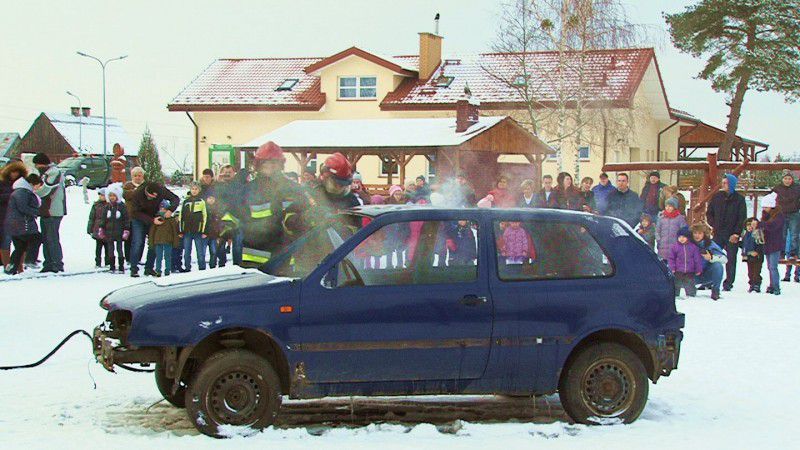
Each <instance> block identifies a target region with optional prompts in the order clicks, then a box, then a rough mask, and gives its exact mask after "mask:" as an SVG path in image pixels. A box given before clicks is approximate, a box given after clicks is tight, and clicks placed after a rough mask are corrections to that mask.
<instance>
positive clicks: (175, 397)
mask: <svg viewBox="0 0 800 450" xmlns="http://www.w3.org/2000/svg"><path fill="white" fill-rule="evenodd" d="M155 374H156V386H158V392H161V395H162V396H163V397H164V400H166V401H168V402H170V403H171V404H172V405H173V406H177V407H178V408H184V407H185V406H186V386H185V385H183V384H180V385H179V386H178V389H177V390H176V391H175V393H174V394H173V393H172V386H173V384H174V381H175V380H174V379H173V378H167V374H166V368H165V367H164V365H163V364H161V363H156V370H155Z"/></svg>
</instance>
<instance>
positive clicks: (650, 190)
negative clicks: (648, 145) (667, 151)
mask: <svg viewBox="0 0 800 450" xmlns="http://www.w3.org/2000/svg"><path fill="white" fill-rule="evenodd" d="M666 186H667V185H666V184H664V183H662V182H661V174H660V173H658V172H657V171H653V172H650V176H649V177H648V180H647V183H645V185H644V187H643V188H642V193H641V194H640V195H639V198H640V199H641V200H642V203H644V212H645V213H647V214H649V215H650V217H652V218H653V219H655V220H657V219H658V213H659V207H658V201H659V199H660V198H661V189H663V188H664V187H666Z"/></svg>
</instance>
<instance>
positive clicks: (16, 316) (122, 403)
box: [0, 189, 800, 450]
mask: <svg viewBox="0 0 800 450" xmlns="http://www.w3.org/2000/svg"><path fill="white" fill-rule="evenodd" d="M69 210H70V215H69V216H68V218H67V220H66V221H65V224H64V226H63V227H62V230H63V232H62V233H63V241H64V253H65V255H66V268H67V271H69V272H76V271H91V270H93V269H94V261H93V254H92V252H93V249H94V247H93V244H92V242H91V240H90V239H89V237H88V236H87V235H86V234H85V223H86V222H85V219H86V217H87V211H88V205H84V204H83V202H82V199H81V194H80V190H79V189H70V192H69ZM740 268H741V269H742V270H741V271H740V275H739V279H738V281H737V286H736V290H735V291H734V292H732V293H723V294H724V298H723V300H721V301H720V302H712V301H711V300H710V299H709V298H708V291H701V292H700V293H699V295H700V297H699V298H696V299H691V300H688V299H687V300H678V309H679V310H680V311H682V312H684V313H686V328H685V330H684V331H685V340H684V343H683V348H682V353H681V360H680V368H679V369H678V370H677V371H676V372H673V375H672V376H670V377H669V378H664V379H662V380H661V381H660V382H659V383H658V385H655V386H651V389H650V400H649V403H648V406H647V408H646V409H645V411H644V414H643V415H642V417H641V418H640V419H639V421H638V422H636V423H634V424H632V425H627V426H624V425H614V426H605V427H584V426H576V425H569V424H568V423H566V422H563V421H556V422H554V423H549V422H552V420H554V419H558V418H559V417H561V416H560V415H558V414H555V415H551V416H550V418H549V419H548V418H547V417H545V418H544V419H542V420H534V421H533V422H522V423H508V422H506V423H486V422H484V423H474V422H467V423H463V424H461V425H462V426H461V428H460V429H458V431H455V432H454V433H453V432H452V431H453V430H450V432H446V431H444V430H441V429H440V428H439V429H437V427H435V426H434V425H431V424H425V423H422V424H371V425H368V426H359V427H355V428H344V427H343V428H334V429H328V428H324V427H319V426H311V427H305V426H294V427H289V428H286V429H269V430H266V431H264V432H263V433H260V434H258V435H256V436H253V437H249V438H235V439H232V440H227V441H218V440H213V439H210V438H207V437H205V436H202V435H198V434H197V433H196V432H195V431H194V429H193V428H192V426H191V424H190V423H189V421H188V420H187V419H186V417H185V414H184V413H183V411H182V410H178V409H176V408H173V407H171V406H169V405H167V404H165V403H163V402H162V403H158V404H156V405H154V406H152V407H151V405H153V404H154V403H156V402H158V401H159V400H160V399H161V397H160V396H159V394H158V391H157V390H156V387H155V383H154V381H153V377H152V375H151V374H134V373H127V372H126V373H120V374H111V373H108V372H106V371H105V370H103V369H102V368H101V367H100V366H99V365H97V364H95V363H94V362H93V359H92V356H91V353H90V345H89V343H88V340H86V339H85V338H80V339H78V338H75V339H74V340H73V341H71V342H70V343H69V344H67V346H66V347H65V348H64V349H62V351H61V352H59V353H58V354H56V355H55V356H54V357H53V358H52V359H51V360H50V361H48V362H47V363H45V364H44V365H42V366H40V367H37V368H34V369H29V370H18V371H9V372H0V398H2V408H0V446H2V448H53V447H56V446H58V447H60V448H86V447H90V446H91V447H95V448H96V447H98V446H100V445H108V446H110V448H121V447H122V446H123V445H126V446H127V445H141V446H146V447H157V448H163V447H167V446H170V447H172V448H205V447H212V446H214V447H215V448H234V447H236V448H241V447H250V448H256V447H258V448H263V447H265V446H268V445H280V446H281V447H282V448H308V447H309V446H318V447H322V448H337V449H338V448H341V449H353V448H375V447H378V446H380V447H381V448H383V449H394V448H398V449H399V448H403V449H405V448H409V447H414V448H434V447H436V448H441V447H452V448H459V449H461V448H465V449H466V448H475V449H482V450H485V449H487V448H496V447H498V446H499V445H502V446H504V447H506V448H521V447H522V446H527V447H530V448H533V447H535V448H574V447H579V446H580V447H588V446H591V447H594V448H612V447H613V448H646V447H651V448H652V447H656V446H657V447H665V446H669V447H673V448H681V447H683V446H686V445H695V446H696V445H698V444H700V445H703V446H704V447H705V448H726V449H727V448H753V447H754V446H756V445H758V446H761V447H763V448H797V447H796V446H797V444H796V443H795V444H792V442H795V441H796V439H795V438H794V437H793V433H790V430H791V429H794V426H796V418H795V417H794V412H795V411H796V407H797V404H798V403H800V389H798V387H797V383H796V381H797V374H798V373H800V358H798V357H797V351H796V347H795V343H796V340H797V331H796V326H795V321H796V318H797V317H800V285H798V284H794V283H793V284H791V285H788V284H784V285H783V287H782V289H783V295H782V296H781V297H773V296H769V295H766V294H761V295H751V294H747V293H746V292H745V286H746V275H745V273H744V267H743V266H742V265H741V264H740ZM764 275H765V276H766V270H764ZM136 282H141V280H133V279H131V278H129V277H126V276H120V275H111V274H108V273H91V274H85V275H79V276H74V277H62V278H55V277H54V278H44V279H21V280H11V279H9V278H8V277H6V276H4V275H0V342H1V343H2V346H0V365H11V364H22V363H28V362H31V361H34V360H36V359H38V358H40V357H41V356H42V355H44V354H45V353H47V352H48V351H49V350H50V349H51V348H52V347H53V346H54V345H55V344H56V343H57V342H58V341H59V340H61V338H62V337H63V336H65V335H66V334H67V333H68V332H70V331H72V330H75V329H78V328H83V329H87V330H91V328H92V327H93V326H95V325H96V324H97V323H99V322H100V321H102V319H103V318H104V312H103V311H102V310H100V309H99V307H98V301H99V299H100V298H101V296H102V295H103V294H105V293H106V292H108V291H109V290H111V289H114V288H117V287H120V286H123V285H128V284H132V283H136ZM764 287H766V286H764ZM92 377H93V378H94V380H95V381H96V383H97V389H93V383H92ZM384 400H385V399H384ZM412 400H413V401H416V402H418V404H420V405H424V404H425V403H426V402H430V401H431V400H430V399H424V398H416V399H412ZM435 400H436V401H441V400H442V398H436V399H435ZM361 401H362V402H363V401H367V400H361ZM462 401H463V400H462ZM547 401H548V402H550V403H555V404H556V409H557V402H558V401H557V397H552V398H548V399H547ZM481 402H485V403H486V405H487V406H486V408H495V409H496V408H501V409H502V408H503V407H504V405H505V404H508V407H509V408H512V407H515V405H518V404H519V403H518V402H519V400H512V399H503V398H477V399H476V398H474V397H471V398H468V399H466V402H465V404H470V405H471V407H472V408H475V407H478V408H481V407H482V406H481ZM504 402H506V403H504ZM346 403H347V402H344V404H345V405H346ZM476 405H477V406H476ZM341 408H343V418H345V419H346V418H347V416H348V414H349V413H348V408H347V407H346V406H342V407H341ZM467 409H468V408H467V407H465V415H466V416H468V417H469V414H467V413H468V411H467ZM290 422H291V421H290ZM456 428H458V427H456Z"/></svg>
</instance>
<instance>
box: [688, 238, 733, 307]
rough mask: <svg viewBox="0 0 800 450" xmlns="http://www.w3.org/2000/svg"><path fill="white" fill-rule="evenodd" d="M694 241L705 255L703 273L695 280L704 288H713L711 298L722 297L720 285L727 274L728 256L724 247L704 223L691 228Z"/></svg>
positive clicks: (701, 253) (701, 254)
mask: <svg viewBox="0 0 800 450" xmlns="http://www.w3.org/2000/svg"><path fill="white" fill-rule="evenodd" d="M690 230H691V232H692V242H694V245H696V246H697V248H699V249H700V256H702V257H703V273H702V274H701V275H699V276H698V277H697V279H696V280H695V281H696V283H697V284H699V285H701V286H703V288H704V289H705V288H707V287H710V288H711V300H714V301H717V300H719V299H720V287H721V286H722V278H723V277H724V276H725V264H726V263H727V262H728V257H727V256H726V255H725V251H724V250H722V247H720V246H719V245H717V243H716V242H714V241H713V240H712V239H711V230H710V228H709V227H708V225H706V224H704V223H696V224H694V225H692V226H691V228H690Z"/></svg>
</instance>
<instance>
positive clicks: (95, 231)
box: [86, 188, 111, 268]
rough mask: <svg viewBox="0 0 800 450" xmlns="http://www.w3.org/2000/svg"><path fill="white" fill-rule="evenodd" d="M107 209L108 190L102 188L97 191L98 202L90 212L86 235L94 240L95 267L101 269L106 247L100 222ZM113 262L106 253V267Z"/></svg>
mask: <svg viewBox="0 0 800 450" xmlns="http://www.w3.org/2000/svg"><path fill="white" fill-rule="evenodd" d="M105 208H106V190H105V188H100V189H98V190H97V201H95V202H94V204H93V205H92V208H91V209H90V210H89V222H88V223H87V224H86V233H87V234H88V235H89V236H91V237H92V239H94V266H95V267H97V268H100V267H101V261H102V257H103V249H104V248H105V247H106V244H105V242H103V238H102V237H101V236H100V228H101V227H102V225H101V224H100V222H101V221H102V219H103V211H104V210H105ZM109 264H111V262H110V261H109V260H108V252H106V260H105V265H106V266H107V265H109Z"/></svg>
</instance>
